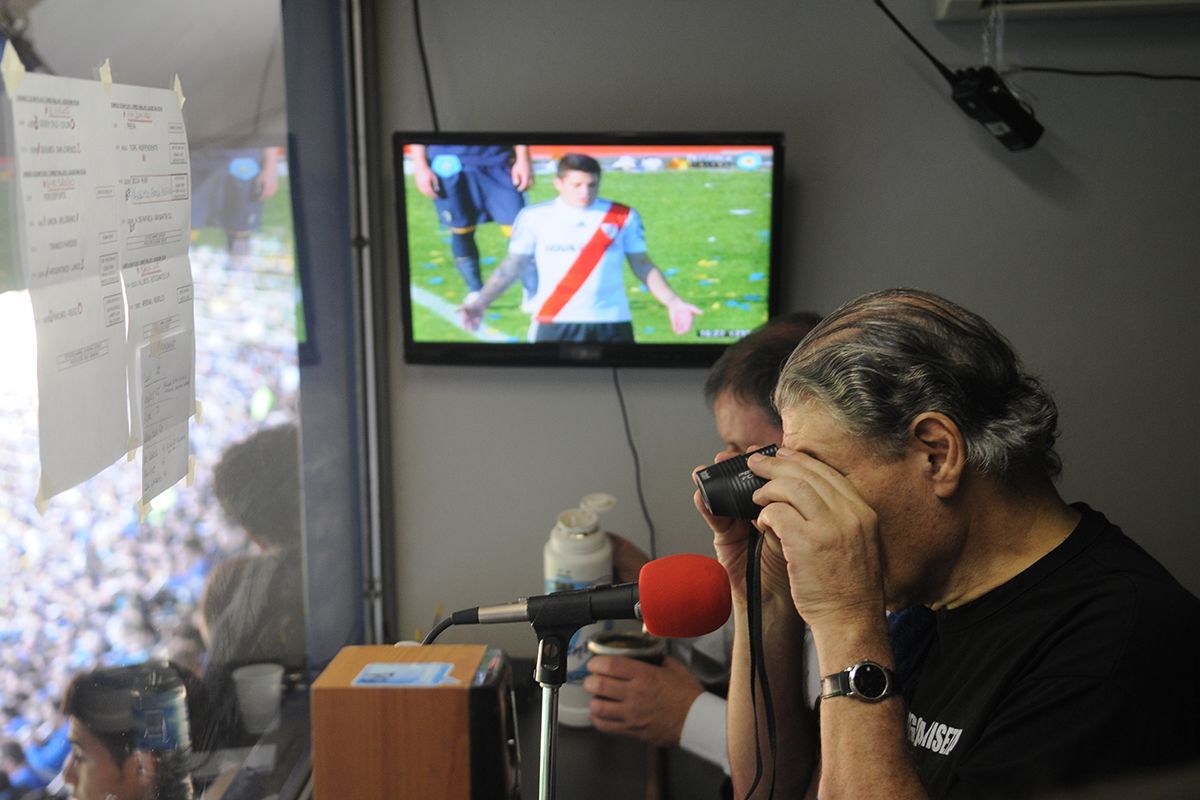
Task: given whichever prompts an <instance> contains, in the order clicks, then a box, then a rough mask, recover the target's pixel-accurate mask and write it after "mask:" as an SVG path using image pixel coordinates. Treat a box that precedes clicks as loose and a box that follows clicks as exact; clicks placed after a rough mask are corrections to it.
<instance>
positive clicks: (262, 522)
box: [213, 423, 300, 548]
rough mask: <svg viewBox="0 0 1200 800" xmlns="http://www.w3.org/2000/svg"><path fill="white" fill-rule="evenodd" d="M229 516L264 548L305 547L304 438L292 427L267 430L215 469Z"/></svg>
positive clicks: (241, 445)
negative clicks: (302, 537) (302, 518)
mask: <svg viewBox="0 0 1200 800" xmlns="http://www.w3.org/2000/svg"><path fill="white" fill-rule="evenodd" d="M213 491H214V492H215V493H216V495H217V502H219V503H220V504H221V509H222V510H223V511H224V512H225V516H226V517H228V518H229V521H230V522H233V523H234V524H235V525H240V526H242V527H243V528H245V529H246V532H247V533H248V534H250V536H251V537H252V538H253V539H254V540H255V541H256V542H258V543H259V544H261V545H264V546H267V547H272V546H273V547H284V548H286V547H294V546H296V545H298V544H299V543H300V436H299V431H298V430H297V428H296V426H295V425H294V424H291V423H286V424H284V425H277V426H275V427H272V428H263V429H262V430H259V431H256V432H255V433H253V434H252V435H251V436H249V437H248V438H247V439H245V440H244V441H241V442H238V443H237V444H234V445H230V446H229V447H228V448H227V449H226V450H225V452H224V453H223V454H222V455H221V459H220V460H219V461H218V462H217V466H216V467H215V468H214V469H213Z"/></svg>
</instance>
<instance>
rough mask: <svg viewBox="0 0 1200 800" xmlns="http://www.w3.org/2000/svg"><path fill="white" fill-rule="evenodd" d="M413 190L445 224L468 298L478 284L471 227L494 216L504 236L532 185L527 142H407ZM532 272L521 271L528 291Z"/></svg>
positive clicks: (480, 282) (476, 253) (476, 252)
mask: <svg viewBox="0 0 1200 800" xmlns="http://www.w3.org/2000/svg"><path fill="white" fill-rule="evenodd" d="M409 156H410V157H411V158H412V165H413V178H414V180H415V181H416V184H417V191H419V192H420V193H421V194H423V195H425V196H426V197H428V198H430V199H431V200H433V205H434V208H435V209H436V210H437V215H438V221H439V222H441V223H442V224H443V225H445V226H446V227H447V228H449V229H450V251H451V252H452V253H453V254H454V266H455V267H456V268H457V269H458V273H459V274H460V275H461V276H462V279H463V281H464V282H465V283H466V284H467V292H468V294H467V298H468V299H469V298H470V297H471V294H473V293H475V292H478V291H479V290H480V289H482V288H483V276H482V273H481V272H480V267H479V261H480V258H479V246H478V245H477V244H476V242H475V229H476V228H477V227H478V226H479V225H481V224H483V223H485V222H491V221H494V222H495V223H496V224H497V225H499V226H500V230H501V231H502V232H503V233H504V235H505V236H509V235H510V234H511V232H512V224H513V220H515V219H516V218H517V214H518V213H519V212H520V210H521V209H522V208H523V207H524V205H525V195H524V192H525V190H526V189H528V188H529V187H530V186H532V185H533V165H532V162H531V161H530V159H529V146H528V145H524V144H519V145H514V146H511V147H509V146H505V145H474V144H436V145H435V144H431V145H428V146H426V145H423V144H414V145H412V146H410V147H409ZM533 279H534V275H533V272H532V270H530V271H529V273H528V275H527V276H526V286H525V288H526V291H527V293H529V294H532V293H533V291H534V285H533Z"/></svg>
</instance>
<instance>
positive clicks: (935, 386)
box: [775, 289, 1062, 482]
mask: <svg viewBox="0 0 1200 800" xmlns="http://www.w3.org/2000/svg"><path fill="white" fill-rule="evenodd" d="M807 399H816V400H818V401H820V402H821V403H822V405H824V406H825V407H826V408H827V409H828V410H829V411H830V413H831V414H833V415H834V417H835V418H836V419H837V420H838V421H839V422H840V423H841V424H843V425H844V426H845V427H846V428H847V429H848V430H849V431H850V432H851V433H853V434H854V435H856V436H859V437H861V438H863V439H865V440H867V442H868V443H870V444H871V445H872V446H873V447H874V448H875V449H876V451H877V453H878V454H880V455H882V456H884V457H898V456H899V455H900V453H902V452H903V450H904V448H905V445H906V443H907V441H908V437H909V425H910V424H911V423H912V421H913V420H914V419H915V418H916V417H917V416H918V415H920V414H922V413H924V412H927V411H935V412H939V413H942V414H945V415H946V416H947V417H949V418H950V419H951V420H953V421H954V423H955V424H956V425H957V426H958V428H959V430H960V431H961V432H962V435H963V439H964V440H965V443H966V460H967V463H968V465H970V466H971V467H973V468H974V469H975V470H976V471H977V472H979V473H981V474H984V475H989V476H992V477H996V478H998V479H1001V480H1004V481H1006V482H1013V481H1017V480H1020V479H1022V478H1028V477H1039V476H1046V477H1054V476H1056V475H1058V474H1059V472H1061V470H1062V461H1061V459H1060V458H1059V456H1058V454H1057V453H1056V452H1055V451H1054V441H1055V439H1056V438H1057V437H1058V409H1057V407H1056V406H1055V405H1054V400H1053V399H1052V398H1051V397H1050V395H1049V393H1048V392H1046V390H1045V389H1044V388H1043V387H1042V385H1041V383H1040V382H1039V381H1038V380H1037V378H1035V377H1033V376H1031V375H1028V374H1027V373H1025V371H1024V370H1023V368H1022V366H1021V363H1020V361H1019V360H1018V359H1017V356H1016V354H1015V353H1014V352H1013V349H1012V346H1011V345H1010V344H1009V343H1008V341H1007V340H1006V339H1005V338H1004V337H1003V336H1001V335H1000V333H999V332H998V331H996V329H995V328H993V327H992V326H991V325H990V324H988V322H987V321H986V320H984V319H983V318H982V317H980V316H979V315H977V314H974V313H972V312H970V311H967V310H966V309H964V308H961V307H960V306H958V305H955V304H954V303H952V302H950V301H949V300H946V299H944V298H942V297H938V296H937V295H934V294H931V293H928V292H922V291H918V290H913V289H888V290H885V291H881V292H874V293H872V294H867V295H863V296H862V297H859V298H857V299H855V300H852V301H850V302H849V303H847V304H846V305H844V306H842V307H841V308H839V309H838V310H837V311H835V312H834V313H832V314H830V315H829V316H828V317H826V318H825V320H824V321H822V322H821V324H820V325H818V326H817V327H816V328H814V329H813V331H812V332H811V333H810V334H809V335H808V337H807V338H805V340H804V342H803V344H802V345H801V346H800V347H799V348H797V350H796V352H794V353H793V354H792V356H791V358H789V359H788V362H787V363H786V364H785V365H784V367H783V370H782V372H781V373H780V376H779V383H778V384H777V385H776V388H775V405H776V407H778V408H779V409H780V410H781V411H783V410H786V409H788V408H791V407H792V406H795V405H796V404H798V403H801V402H803V401H804V400H807Z"/></svg>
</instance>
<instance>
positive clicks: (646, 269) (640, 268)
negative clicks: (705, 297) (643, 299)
mask: <svg viewBox="0 0 1200 800" xmlns="http://www.w3.org/2000/svg"><path fill="white" fill-rule="evenodd" d="M625 257H626V258H628V259H629V268H630V269H632V270H633V274H634V275H637V276H638V280H640V281H641V282H642V283H644V284H646V288H647V289H649V290H650V294H652V295H654V299H655V300H657V301H658V302H660V303H662V304H663V305H664V306H666V309H667V316H668V317H669V318H670V320H671V330H673V331H674V332H675V333H677V334H684V333H687V332H688V331H690V330H691V329H692V319H693V318H694V317H696V316H699V315H700V314H703V313H704V312H703V311H701V310H700V309H698V308H696V307H695V306H694V305H692V304H691V303H688V302H686V301H685V300H684V299H683V298H681V297H680V296H679V295H677V294H675V291H674V290H673V289H672V288H671V284H669V283H667V278H666V276H665V275H663V274H662V270H660V269H659V268H658V267H657V266H655V264H654V262H653V261H651V260H650V256H649V254H647V253H626V254H625Z"/></svg>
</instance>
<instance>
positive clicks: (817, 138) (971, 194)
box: [377, 0, 1200, 655]
mask: <svg viewBox="0 0 1200 800" xmlns="http://www.w3.org/2000/svg"><path fill="white" fill-rule="evenodd" d="M380 5H382V6H385V7H384V8H382V9H380V15H381V18H380V21H379V22H380V25H379V30H380V42H381V47H380V50H381V56H380V62H379V64H378V70H379V76H380V77H379V80H380V83H381V87H382V92H381V98H380V103H381V105H380V108H379V120H380V127H381V129H382V130H381V131H380V135H382V136H387V135H389V134H390V132H391V131H392V130H395V129H401V128H407V129H417V130H427V129H428V128H429V127H430V117H429V113H428V106H427V104H426V99H425V93H424V88H423V84H422V79H421V72H420V63H419V60H418V55H417V48H416V39H415V37H414V33H413V27H412V8H411V5H410V4H409V3H408V2H395V3H386V4H380ZM891 5H892V7H893V8H894V10H895V11H896V13H897V14H898V15H899V16H900V17H901V18H902V19H903V20H905V21H906V22H907V23H908V24H909V25H910V27H911V29H912V30H913V31H914V32H915V33H916V34H917V35H918V36H919V37H920V38H921V39H922V40H923V41H924V42H925V43H926V44H927V46H929V47H930V48H931V49H932V50H933V51H934V52H935V53H937V54H938V55H939V56H941V57H942V58H943V60H945V61H946V62H948V63H949V64H950V65H951V66H952V67H962V66H969V65H977V64H979V63H981V49H980V29H979V27H978V26H976V25H966V26H939V25H937V24H935V23H933V22H932V7H933V3H932V2H931V0H894V1H893V2H892V4H891ZM421 10H422V13H423V17H424V27H425V33H426V45H427V50H428V53H429V61H430V68H431V70H432V73H433V82H434V89H435V92H436V97H437V103H438V110H439V116H440V118H441V126H442V129H443V130H480V131H486V130H522V129H525V130H580V131H587V130H610V129H615V130H659V129H663V130H670V129H674V130H782V131H784V133H785V134H786V138H787V148H788V150H787V161H788V173H789V175H788V184H787V197H786V205H787V211H786V214H787V220H786V226H785V234H786V242H785V261H786V264H787V265H788V267H787V269H788V271H787V275H786V278H785V307H786V308H788V309H815V310H818V311H828V310H831V309H832V308H834V307H835V306H836V305H838V304H839V303H841V302H842V301H844V300H847V299H849V298H850V297H852V296H854V295H857V294H859V293H861V292H863V291H867V290H871V289H876V288H882V287H886V286H893V285H910V286H919V287H922V288H927V289H931V290H934V291H937V292H940V293H942V294H945V295H947V296H949V297H950V298H952V299H954V300H956V301H958V302H960V303H962V304H964V305H966V306H967V307H969V308H971V309H973V310H976V311H979V312H980V313H982V314H983V315H984V316H986V317H987V318H989V319H990V320H991V321H992V322H994V323H995V324H996V325H997V326H998V327H999V328H1000V329H1001V330H1002V331H1003V332H1005V333H1006V334H1007V335H1008V336H1009V337H1010V338H1011V339H1012V341H1013V343H1014V344H1015V346H1016V348H1017V350H1018V352H1019V353H1021V354H1022V355H1023V356H1024V358H1025V360H1026V362H1027V363H1028V364H1029V365H1030V366H1031V367H1032V369H1033V370H1034V371H1036V372H1037V373H1039V374H1041V375H1043V376H1044V377H1045V379H1046V380H1047V382H1048V384H1049V385H1050V387H1051V388H1052V390H1054V392H1055V394H1056V396H1057V398H1058V400H1059V404H1060V409H1061V421H1062V439H1061V451H1062V454H1063V456H1064V460H1065V462H1066V470H1065V475H1064V477H1063V479H1062V484H1061V485H1062V491H1063V494H1064V495H1065V496H1066V498H1067V499H1069V500H1080V499H1083V500H1087V501H1088V502H1090V503H1091V504H1092V505H1094V506H1096V507H1098V508H1100V509H1102V510H1104V511H1105V512H1106V513H1108V514H1109V516H1110V518H1112V519H1113V520H1115V521H1116V522H1118V523H1119V524H1121V525H1123V526H1124V527H1125V529H1126V531H1127V532H1128V533H1130V534H1131V535H1132V536H1133V537H1134V538H1135V539H1137V540H1139V541H1140V542H1142V543H1143V544H1144V546H1145V547H1146V548H1147V549H1149V550H1150V551H1151V552H1152V553H1154V554H1155V555H1156V556H1158V557H1159V558H1160V559H1162V560H1163V561H1164V562H1165V563H1166V564H1167V565H1168V566H1169V567H1170V568H1171V570H1172V571H1173V572H1174V573H1175V574H1176V575H1178V576H1179V577H1180V579H1181V580H1182V581H1183V582H1184V583H1185V584H1186V585H1187V586H1188V587H1189V588H1191V589H1192V590H1193V591H1197V590H1200V558H1198V556H1200V543H1198V542H1200V537H1198V535H1197V531H1198V530H1200V524H1198V523H1200V519H1198V517H1200V512H1198V511H1197V510H1196V509H1195V508H1193V507H1192V506H1191V503H1190V502H1189V501H1190V500H1191V494H1192V492H1193V491H1195V488H1196V485H1197V482H1198V481H1197V478H1198V477H1200V476H1198V474H1197V469H1196V467H1195V466H1194V463H1193V460H1192V458H1191V456H1192V454H1193V453H1194V451H1195V450H1196V449H1197V445H1198V444H1200V423H1198V422H1197V419H1196V415H1195V413H1194V407H1195V405H1196V404H1195V402H1194V400H1193V396H1194V394H1195V392H1196V389H1197V387H1198V385H1200V359H1197V356H1196V342H1197V340H1198V339H1200V314H1197V313H1196V311H1195V309H1194V300H1195V298H1196V297H1197V296H1198V295H1200V292H1198V289H1200V269H1198V268H1200V139H1198V136H1197V132H1198V131H1200V86H1197V85H1196V84H1195V83H1183V82H1153V81H1146V80H1133V79H1128V78H1082V77H1067V76H1061V75H1048V74H1034V73H1025V74H1021V75H1019V76H1016V77H1015V79H1014V83H1015V84H1016V85H1017V86H1019V87H1020V89H1021V90H1022V91H1023V93H1024V95H1025V96H1026V97H1028V98H1029V99H1031V100H1032V101H1033V102H1034V104H1035V105H1036V108H1037V112H1038V117H1039V119H1040V120H1041V121H1042V122H1043V124H1044V125H1045V126H1046V129H1047V134H1046V136H1045V137H1044V139H1043V140H1042V142H1040V143H1039V144H1038V146H1037V148H1036V149H1034V150H1033V151H1030V152H1025V153H1016V154H1012V153H1009V152H1007V151H1006V150H1004V149H1003V148H1002V147H1001V146H1000V145H998V144H997V143H996V142H994V141H993V140H992V139H991V138H990V137H989V136H988V135H987V134H986V132H985V131H984V130H983V129H982V128H981V127H980V126H979V125H978V124H977V123H975V122H973V121H971V120H970V119H968V118H966V117H965V116H963V115H962V113H961V112H959V111H958V110H957V108H956V107H954V106H953V105H952V103H951V102H950V100H949V97H948V87H947V85H946V84H945V83H944V81H942V79H941V78H940V77H939V76H937V74H936V73H935V72H933V70H932V68H931V67H930V65H929V64H928V63H927V62H925V61H924V60H923V59H922V57H921V56H920V54H919V53H917V52H916V50H915V49H914V48H912V46H911V45H910V44H909V43H908V42H907V41H906V40H904V39H903V38H902V37H901V35H900V33H899V32H898V31H897V30H895V29H894V28H893V27H891V25H890V24H889V23H888V22H887V20H886V18H884V17H883V15H882V14H881V13H880V12H879V11H878V9H876V8H875V7H874V6H873V5H872V4H871V3H869V2H854V3H846V2H835V1H834V0H807V1H806V2H797V0H753V1H752V2H743V3H731V2H716V0H687V2H684V1H683V0H658V2H648V1H647V0H609V2H605V3H586V4H585V3H581V2H580V3H565V2H562V0H558V2H552V0H508V1H507V2H502V3H496V2H482V0H439V2H436V3H432V2H426V3H423V4H422V9H421ZM1006 45H1007V50H1006V56H1007V60H1008V62H1009V63H1025V64H1042V65H1047V64H1050V65H1056V66H1065V67H1075V68H1084V69H1101V68H1107V69H1136V70H1144V71H1153V72H1164V73H1191V74H1193V75H1194V74H1200V16H1196V15H1189V16H1177V17H1157V18H1153V17H1136V18H1128V19H1118V20H1112V19H1107V20H1106V19H1096V18H1092V19H1084V20H1078V19H1076V20H1058V21H1041V22H1021V23H1017V22H1014V21H1011V20H1010V21H1009V25H1008V30H1007V37H1006ZM380 171H381V174H382V175H390V171H391V164H390V160H389V161H388V163H385V164H382V165H380ZM385 181H386V189H385V191H384V194H385V196H386V199H387V201H388V202H390V201H391V199H392V198H393V191H392V187H391V181H390V179H388V178H385ZM387 217H388V219H389V220H390V219H391V218H392V216H391V212H390V211H388V212H387ZM395 240H396V236H395V230H394V227H391V228H390V229H389V230H387V231H386V241H385V242H384V250H383V251H382V256H383V257H384V260H386V262H387V263H388V264H389V265H390V266H392V267H393V268H394V265H395V263H396V258H397V251H396V241H395ZM377 257H378V256H377ZM389 292H390V293H391V295H392V298H393V303H392V305H393V313H394V314H396V315H398V305H397V303H398V301H396V300H395V295H396V287H395V284H394V282H393V283H392V284H391V286H390V287H389ZM392 338H393V340H394V339H395V337H394V336H393V337H392ZM390 355H391V364H392V365H393V370H392V374H391V376H390V387H391V394H392V405H393V407H392V412H393V418H392V419H393V428H392V432H393V444H394V446H395V448H396V452H397V465H396V480H395V487H394V491H395V497H394V500H395V504H396V515H395V525H396V536H397V573H396V574H397V581H398V603H399V609H398V611H399V619H400V633H401V635H403V636H405V637H408V636H411V635H412V633H413V629H414V628H418V627H419V628H421V629H423V630H426V631H427V630H428V629H429V627H430V625H431V624H432V621H433V618H434V616H435V609H436V607H437V606H438V605H439V604H442V605H444V607H445V609H446V610H447V611H448V610H451V609H453V608H458V607H463V606H470V605H476V604H478V603H489V602H501V601H505V600H508V599H511V598H514V597H517V596H523V595H528V594H535V593H539V592H540V591H541V589H540V587H541V546H542V544H543V542H544V540H545V537H546V534H547V533H548V531H549V529H550V527H551V525H552V523H553V521H554V517H555V515H556V514H557V512H558V511H559V510H561V509H563V508H566V507H568V506H571V505H572V504H574V502H575V501H576V499H577V498H578V497H579V496H580V495H582V494H585V493H588V492H592V491H597V490H606V491H609V492H611V493H613V494H614V495H616V496H617V497H618V499H619V501H620V505H619V506H618V507H617V509H615V510H613V511H612V512H609V514H608V515H606V517H605V521H606V524H607V527H609V528H610V529H611V530H614V531H618V532H621V533H624V534H625V535H627V536H628V537H630V538H631V539H633V540H634V541H636V542H639V543H640V544H642V545H643V546H644V547H645V546H647V545H648V542H647V539H648V532H647V527H646V524H645V523H644V521H643V520H642V517H641V513H640V511H639V509H638V504H637V494H636V489H635V484H634V480H633V466H632V461H631V456H630V453H629V450H628V447H627V444H626V442H625V436H624V432H623V429H622V425H621V418H620V411H619V406H618V403H617V397H616V394H615V392H614V389H613V376H612V373H611V371H609V370H604V369H586V368H566V369H531V368H523V369H499V368H482V367H429V366H420V367H418V366H404V365H403V364H402V362H401V353H400V350H399V347H398V345H396V344H393V350H392V352H391V354H390ZM703 379H704V374H703V370H670V369H654V370H632V369H627V370H622V371H621V373H620V380H621V383H622V385H623V387H624V388H625V392H626V400H627V402H628V405H629V410H630V414H631V415H632V426H633V435H634V437H635V441H636V444H637V447H638V449H639V451H640V453H641V456H642V460H643V474H644V486H645V491H646V496H647V501H648V504H649V509H650V513H651V515H652V517H653V519H654V522H655V523H656V525H657V528H658V531H659V537H658V541H659V553H660V554H667V553H672V552H679V551H693V552H709V546H708V540H707V536H706V531H705V529H704V527H703V526H702V525H701V524H700V523H699V520H698V519H697V518H696V516H695V513H694V511H692V509H691V499H690V495H691V489H690V484H689V478H688V475H689V471H690V469H691V468H692V467H693V466H695V465H697V464H700V463H703V462H706V461H707V460H708V459H709V458H710V457H711V456H712V454H713V453H714V452H715V451H716V450H717V449H718V441H717V439H716V436H715V434H714V433H713V432H712V425H711V420H710V418H709V414H708V409H707V408H706V406H705V405H704V402H703V399H702V397H701V386H702V384H703ZM444 640H445V641H488V642H491V643H495V644H498V645H499V646H502V647H505V648H507V649H508V650H509V651H510V652H512V653H515V654H521V655H527V654H530V653H532V650H533V645H534V642H533V637H532V634H531V633H530V632H529V631H528V629H526V628H524V626H519V625H510V626H495V627H493V628H488V629H476V630H463V631H451V632H449V633H447V634H446V635H445V636H444Z"/></svg>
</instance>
